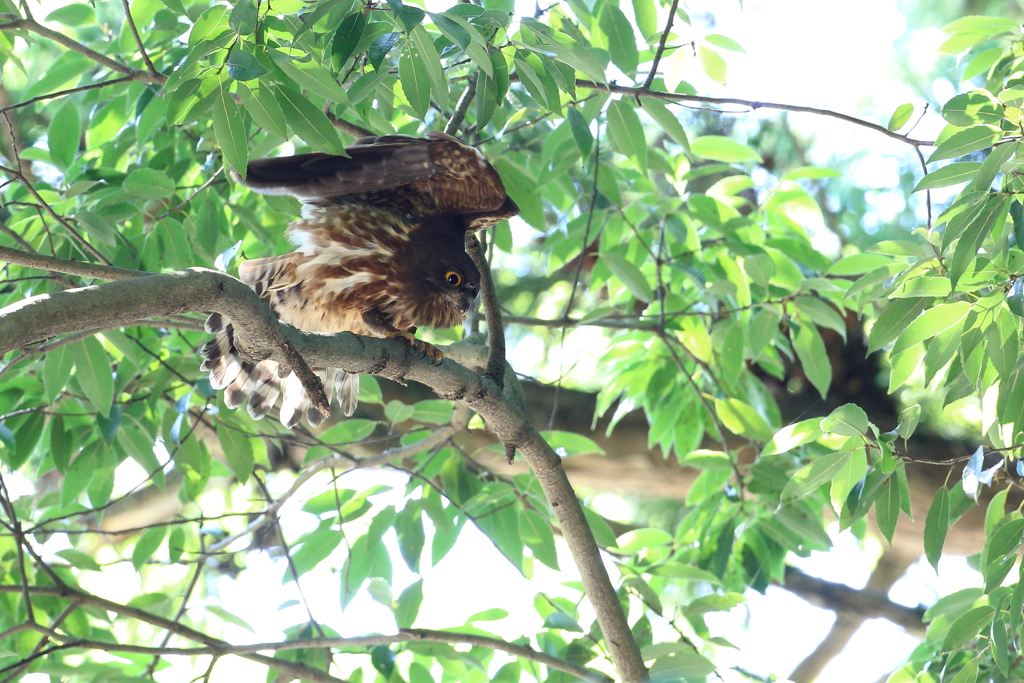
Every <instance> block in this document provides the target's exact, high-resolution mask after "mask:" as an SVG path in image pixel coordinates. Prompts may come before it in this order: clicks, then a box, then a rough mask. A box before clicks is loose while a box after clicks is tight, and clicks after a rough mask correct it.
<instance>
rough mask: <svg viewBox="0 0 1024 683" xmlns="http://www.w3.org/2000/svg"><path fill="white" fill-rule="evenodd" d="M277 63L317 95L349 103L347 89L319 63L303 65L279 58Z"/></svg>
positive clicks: (306, 88)
mask: <svg viewBox="0 0 1024 683" xmlns="http://www.w3.org/2000/svg"><path fill="white" fill-rule="evenodd" d="M276 62H277V65H278V66H279V67H281V70H282V71H284V72H285V73H286V74H288V75H289V76H290V77H291V78H292V80H294V81H295V82H296V83H297V84H299V85H300V86H302V88H303V89H304V90H307V91H309V92H311V93H313V94H315V95H319V96H320V97H322V98H324V99H325V100H329V101H331V102H337V103H338V104H342V105H344V104H348V95H346V94H345V89H344V88H342V87H341V86H340V85H338V84H337V82H335V80H334V77H333V76H331V73H330V72H329V71H328V70H327V69H325V68H324V67H322V66H319V65H317V64H304V65H302V66H301V67H300V66H299V65H298V64H296V63H295V62H293V61H292V60H290V59H278V60H276Z"/></svg>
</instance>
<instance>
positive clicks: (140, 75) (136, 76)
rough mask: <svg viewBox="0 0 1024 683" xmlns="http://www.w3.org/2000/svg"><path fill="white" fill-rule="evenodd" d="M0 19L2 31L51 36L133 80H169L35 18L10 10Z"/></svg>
mask: <svg viewBox="0 0 1024 683" xmlns="http://www.w3.org/2000/svg"><path fill="white" fill-rule="evenodd" d="M0 21H2V22H4V23H2V24H0V31H12V30H15V29H25V30H26V31H31V32H32V33H35V34H37V35H40V36H42V37H44V38H49V39H50V40H52V41H54V42H56V43H60V44H61V45H63V46H64V47H66V48H67V49H69V50H72V51H74V52H77V53H78V54H80V55H84V56H86V57H88V58H89V59H91V60H92V61H94V62H96V63H97V64H100V65H101V66H105V67H106V68H108V69H110V70H111V71H115V72H117V73H119V74H124V75H125V76H129V77H130V78H131V80H133V81H143V82H145V83H152V84H153V85H163V84H164V83H165V82H166V81H167V76H164V75H163V74H161V73H149V72H148V71H143V70H142V69H133V68H132V67H130V66H127V65H126V64H122V63H120V62H117V61H114V60H113V59H111V58H110V57H107V56H106V55H103V54H100V53H99V52H96V50H93V49H92V48H88V47H86V46H85V45H82V44H81V43H79V42H78V41H76V40H72V39H71V38H68V37H67V36H66V35H64V34H63V33H58V32H56V31H54V30H51V29H48V28H46V27H45V26H43V25H42V24H40V23H38V22H36V21H35V20H34V19H30V18H29V19H23V18H22V17H19V16H18V15H16V14H11V13H10V12H0Z"/></svg>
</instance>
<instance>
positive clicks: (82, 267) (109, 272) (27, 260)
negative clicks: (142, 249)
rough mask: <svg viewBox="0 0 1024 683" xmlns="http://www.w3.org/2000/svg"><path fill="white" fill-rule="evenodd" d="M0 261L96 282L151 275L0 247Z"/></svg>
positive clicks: (144, 272)
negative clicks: (76, 276) (92, 279)
mask: <svg viewBox="0 0 1024 683" xmlns="http://www.w3.org/2000/svg"><path fill="white" fill-rule="evenodd" d="M0 261H6V262H7V263H14V264H17V265H19V266H25V267H27V268H39V269H40V270H48V271H50V272H54V273H65V274H67V275H78V276H80V277H90V278H95V279H97V280H126V279H128V278H133V277H145V276H146V275H152V273H147V272H146V271H144V270H131V269H129V268H118V267H116V266H111V265H109V264H108V265H105V266H101V265H98V264H95V263H85V262H83V261H75V260H73V259H66V258H59V257H57V256H46V255H45V254H38V253H30V252H27V251H21V250H19V249H12V248H10V247H2V246H0Z"/></svg>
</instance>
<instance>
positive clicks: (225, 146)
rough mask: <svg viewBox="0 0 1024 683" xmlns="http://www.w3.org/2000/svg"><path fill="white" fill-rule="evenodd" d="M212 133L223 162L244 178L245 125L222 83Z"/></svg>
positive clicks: (215, 101)
mask: <svg viewBox="0 0 1024 683" xmlns="http://www.w3.org/2000/svg"><path fill="white" fill-rule="evenodd" d="M236 9H237V6H236ZM213 132H214V134H216V136H217V143H218V144H219V145H220V150H221V152H223V154H224V159H225V161H227V163H229V164H231V168H233V169H235V171H236V172H238V174H239V175H241V176H242V177H243V178H244V177H245V169H246V165H247V164H248V163H249V149H248V146H247V144H246V136H245V125H244V124H243V123H242V115H241V114H240V113H239V111H238V105H236V104H235V101H234V100H233V99H231V93H229V92H228V89H227V88H226V87H225V86H224V84H223V83H221V86H220V88H219V89H218V94H217V97H216V98H215V99H214V101H213Z"/></svg>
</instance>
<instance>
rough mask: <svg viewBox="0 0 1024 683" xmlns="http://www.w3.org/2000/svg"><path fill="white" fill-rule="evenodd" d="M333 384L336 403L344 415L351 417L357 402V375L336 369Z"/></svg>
mask: <svg viewBox="0 0 1024 683" xmlns="http://www.w3.org/2000/svg"><path fill="white" fill-rule="evenodd" d="M334 386H335V389H336V390H337V392H338V403H340V404H341V408H342V410H344V411H345V417H352V413H354V412H356V405H357V404H358V403H359V375H354V374H352V373H349V372H345V371H344V370H338V374H337V376H336V378H335V380H334Z"/></svg>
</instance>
